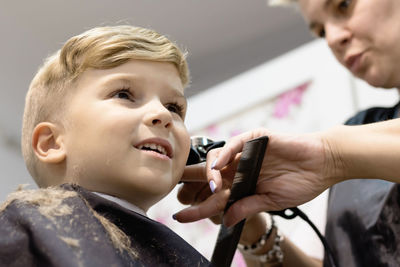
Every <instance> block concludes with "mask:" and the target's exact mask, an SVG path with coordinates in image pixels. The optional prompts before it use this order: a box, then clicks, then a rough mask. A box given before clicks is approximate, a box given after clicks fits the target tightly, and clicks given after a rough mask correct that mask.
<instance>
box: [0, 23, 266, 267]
mask: <svg viewBox="0 0 400 267" xmlns="http://www.w3.org/2000/svg"><path fill="white" fill-rule="evenodd" d="M188 80H189V75H188V68H187V63H186V60H185V55H184V54H183V53H182V52H181V51H180V50H179V49H178V48H177V46H176V45H175V44H173V43H172V42H171V41H169V40H168V39H167V38H165V37H164V36H162V35H159V34H158V33H156V32H154V31H152V30H148V29H143V28H138V27H132V26H115V27H101V28H94V29H92V30H89V31H87V32H84V33H82V34H81V35H78V36H75V37H73V38H71V39H70V40H68V41H67V42H66V44H65V45H64V46H63V47H62V49H61V50H60V51H58V52H57V53H56V54H55V55H54V56H52V57H50V58H49V59H48V60H47V61H46V62H45V63H44V65H43V66H42V67H41V69H40V70H39V72H38V73H37V74H36V76H35V77H34V79H33V81H32V83H31V85H30V88H29V91H28V93H27V96H26V105H25V111H24V118H23V127H22V152H23V156H24V159H25V162H26V165H27V168H28V170H29V172H30V174H31V175H32V177H33V178H34V180H35V181H36V183H37V184H38V185H39V187H40V189H37V190H19V191H17V192H14V193H12V194H11V195H10V196H9V197H8V199H7V201H6V202H5V203H4V204H2V205H1V206H0V266H24V267H25V266H68V267H69V266H209V265H210V262H209V261H208V260H207V259H206V258H204V257H203V256H202V255H201V254H200V253H198V252H197V251H196V250H195V249H194V248H193V247H191V246H190V245H189V244H188V243H187V242H185V241H184V240H183V239H182V238H180V237H179V236H178V235H176V234H175V233H174V232H172V231H171V230H170V229H169V228H167V227H166V226H164V225H162V224H160V223H158V222H155V221H153V220H151V219H149V218H148V217H146V214H145V212H146V211H147V210H148V209H149V207H151V206H152V205H154V204H155V203H157V202H158V201H159V200H161V199H162V198H163V197H164V196H165V195H167V194H168V193H169V192H170V191H171V190H172V189H173V188H174V186H175V185H176V184H177V183H178V181H179V180H180V178H181V176H182V173H183V169H184V167H185V164H186V161H187V158H188V154H189V148H190V139H189V135H188V132H187V130H186V128H185V125H184V118H185V113H186V99H185V97H184V87H185V86H186V85H187V83H188ZM253 221H254V220H253ZM260 221H261V222H262V220H256V222H257V223H260ZM253 225H254V224H251V225H250V227H247V229H248V230H247V231H245V233H246V234H245V235H243V236H245V238H244V239H246V237H248V236H250V237H251V236H256V234H255V232H257V231H259V230H260V228H262V227H252V226H253ZM254 229H257V230H254ZM261 231H263V229H262V230H261ZM257 238H258V236H257ZM247 239H249V238H247ZM250 239H251V238H250ZM253 239H254V238H253Z"/></svg>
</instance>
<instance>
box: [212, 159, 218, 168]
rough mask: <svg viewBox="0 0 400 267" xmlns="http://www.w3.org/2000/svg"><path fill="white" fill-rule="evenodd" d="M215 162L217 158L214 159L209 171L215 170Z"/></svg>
mask: <svg viewBox="0 0 400 267" xmlns="http://www.w3.org/2000/svg"><path fill="white" fill-rule="evenodd" d="M217 160H218V158H216V159H214V161H213V162H212V163H211V170H213V169H214V168H215V165H217Z"/></svg>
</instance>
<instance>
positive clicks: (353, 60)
mask: <svg viewBox="0 0 400 267" xmlns="http://www.w3.org/2000/svg"><path fill="white" fill-rule="evenodd" d="M362 56H363V53H358V54H355V55H352V56H349V57H348V58H347V59H346V61H345V62H346V67H347V68H348V69H349V70H350V71H351V72H353V73H357V72H358V71H359V70H360V68H361V65H362Z"/></svg>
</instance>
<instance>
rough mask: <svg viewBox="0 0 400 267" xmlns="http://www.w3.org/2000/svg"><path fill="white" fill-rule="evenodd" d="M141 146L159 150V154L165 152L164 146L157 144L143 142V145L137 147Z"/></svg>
mask: <svg viewBox="0 0 400 267" xmlns="http://www.w3.org/2000/svg"><path fill="white" fill-rule="evenodd" d="M143 147H146V148H150V149H152V150H157V151H158V152H160V154H163V155H166V154H167V151H166V150H165V148H164V147H163V146H160V145H157V144H143V145H140V146H139V147H138V148H139V149H142V148H143Z"/></svg>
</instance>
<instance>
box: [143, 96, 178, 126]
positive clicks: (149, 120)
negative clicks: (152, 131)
mask: <svg viewBox="0 0 400 267" xmlns="http://www.w3.org/2000/svg"><path fill="white" fill-rule="evenodd" d="M145 123H146V124H147V125H148V126H161V127H165V128H169V127H171V125H172V115H171V112H170V111H169V110H168V109H167V108H166V107H165V106H164V105H163V104H162V103H161V102H160V101H159V100H154V101H151V102H149V103H148V109H147V111H146V114H145Z"/></svg>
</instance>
